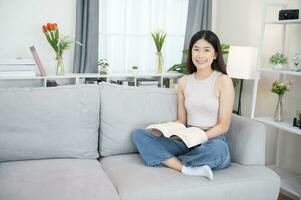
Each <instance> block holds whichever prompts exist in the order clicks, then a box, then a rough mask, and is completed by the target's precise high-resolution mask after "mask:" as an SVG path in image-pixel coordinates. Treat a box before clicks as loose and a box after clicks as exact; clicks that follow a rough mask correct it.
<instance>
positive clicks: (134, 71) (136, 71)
mask: <svg viewBox="0 0 301 200" xmlns="http://www.w3.org/2000/svg"><path fill="white" fill-rule="evenodd" d="M138 72H139V67H138V66H137V65H133V66H132V73H134V74H136V73H138Z"/></svg>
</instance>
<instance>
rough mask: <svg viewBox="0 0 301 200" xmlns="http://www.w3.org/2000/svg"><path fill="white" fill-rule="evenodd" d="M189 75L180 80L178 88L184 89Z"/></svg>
mask: <svg viewBox="0 0 301 200" xmlns="http://www.w3.org/2000/svg"><path fill="white" fill-rule="evenodd" d="M187 77H188V75H184V76H182V77H181V78H179V80H178V88H180V89H184V88H185V84H186V80H187Z"/></svg>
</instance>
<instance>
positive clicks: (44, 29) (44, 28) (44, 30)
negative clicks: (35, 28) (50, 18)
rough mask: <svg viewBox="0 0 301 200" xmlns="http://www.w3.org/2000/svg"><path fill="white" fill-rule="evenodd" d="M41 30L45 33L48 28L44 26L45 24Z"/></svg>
mask: <svg viewBox="0 0 301 200" xmlns="http://www.w3.org/2000/svg"><path fill="white" fill-rule="evenodd" d="M42 28H43V32H44V33H45V32H47V31H48V28H47V26H45V25H43V27H42Z"/></svg>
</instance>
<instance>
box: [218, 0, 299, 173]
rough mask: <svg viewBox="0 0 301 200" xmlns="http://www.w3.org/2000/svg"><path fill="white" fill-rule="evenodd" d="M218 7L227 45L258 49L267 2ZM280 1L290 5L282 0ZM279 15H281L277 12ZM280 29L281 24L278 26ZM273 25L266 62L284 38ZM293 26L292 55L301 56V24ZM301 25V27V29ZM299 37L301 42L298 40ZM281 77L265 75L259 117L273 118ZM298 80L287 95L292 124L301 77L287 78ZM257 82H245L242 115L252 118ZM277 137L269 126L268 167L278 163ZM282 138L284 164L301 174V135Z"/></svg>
mask: <svg viewBox="0 0 301 200" xmlns="http://www.w3.org/2000/svg"><path fill="white" fill-rule="evenodd" d="M214 1H215V4H216V11H215V13H216V16H215V18H216V19H215V27H214V30H215V31H216V32H217V34H218V35H219V37H220V39H221V41H222V42H224V43H228V44H230V45H242V46H244V45H245V46H258V45H259V39H260V30H261V20H262V10H263V1H262V0H253V1H249V0H214ZM278 2H286V1H285V0H280V1H278ZM287 3H289V4H290V5H291V6H290V7H292V8H293V7H295V5H297V0H288V1H287ZM275 14H276V16H277V13H275ZM276 26H279V25H276ZM276 26H275V25H274V26H269V27H267V29H266V34H265V41H266V42H265V46H264V53H263V57H262V60H263V63H267V58H268V57H269V56H270V55H271V54H272V53H274V52H275V51H277V50H278V49H279V47H280V41H281V37H280V34H277V33H279V32H280V31H279V27H276ZM293 26H294V27H289V28H288V30H289V34H288V40H287V41H288V42H287V44H288V46H287V50H288V56H289V59H290V60H291V57H292V55H293V54H295V53H297V52H298V53H301V40H300V33H301V27H300V25H297V26H295V25H293ZM298 26H299V27H298ZM298 38H299V39H298ZM277 78H278V77H277V76H270V75H267V74H264V75H263V77H262V81H261V82H260V83H261V84H260V87H259V98H258V103H257V109H256V110H257V111H256V114H257V115H267V114H268V115H273V112H274V109H275V105H276V96H275V95H273V94H272V93H271V92H270V88H271V83H272V81H273V80H274V79H277ZM287 78H288V79H293V80H294V81H295V85H294V88H293V89H292V90H291V91H290V92H288V93H287V94H286V97H285V99H284V104H285V118H287V119H288V120H290V121H292V117H293V115H294V114H295V111H296V109H299V110H300V109H301V104H300V102H301V95H300V88H301V80H300V78H295V77H290V76H288V77H287ZM252 88H253V81H245V82H244V89H243V94H242V115H243V116H247V117H249V116H250V111H251V108H250V105H251V96H252ZM276 139H277V137H276V134H275V129H273V128H270V127H268V134H267V142H266V164H273V163H274V162H275V160H276ZM279 139H280V141H281V142H280V143H281V145H280V165H281V166H283V167H285V168H288V169H291V170H293V171H296V172H299V173H301V147H300V146H301V145H299V144H300V143H301V136H295V135H292V134H285V133H284V134H282V135H281V137H279Z"/></svg>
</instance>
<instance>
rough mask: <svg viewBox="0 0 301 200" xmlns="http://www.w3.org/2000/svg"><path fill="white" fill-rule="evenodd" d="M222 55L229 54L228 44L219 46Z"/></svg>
mask: <svg viewBox="0 0 301 200" xmlns="http://www.w3.org/2000/svg"><path fill="white" fill-rule="evenodd" d="M221 48H222V49H221V50H222V54H223V55H226V54H228V53H229V49H230V45H229V44H222V45H221Z"/></svg>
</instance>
